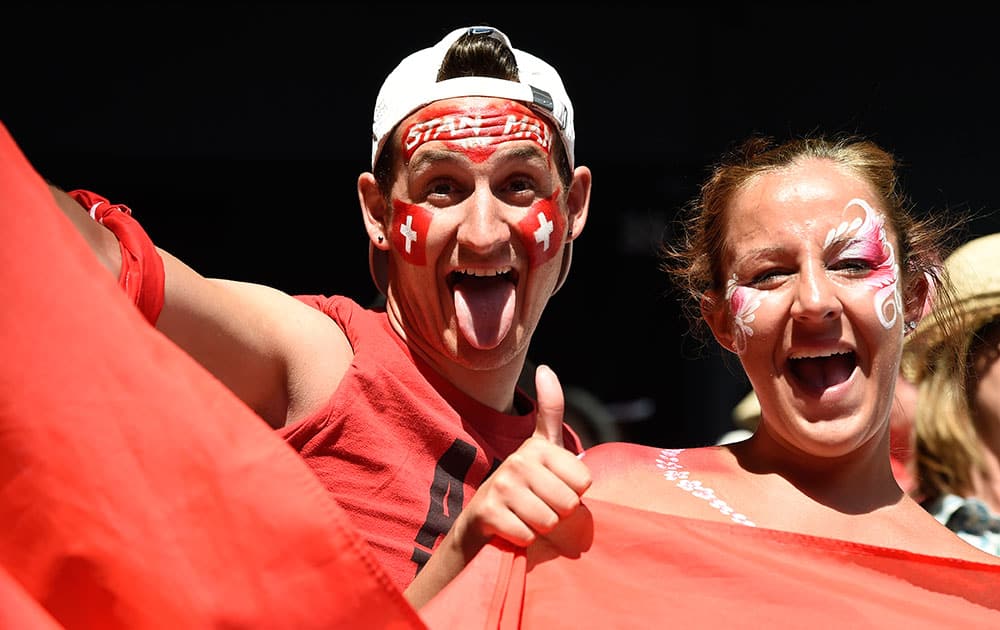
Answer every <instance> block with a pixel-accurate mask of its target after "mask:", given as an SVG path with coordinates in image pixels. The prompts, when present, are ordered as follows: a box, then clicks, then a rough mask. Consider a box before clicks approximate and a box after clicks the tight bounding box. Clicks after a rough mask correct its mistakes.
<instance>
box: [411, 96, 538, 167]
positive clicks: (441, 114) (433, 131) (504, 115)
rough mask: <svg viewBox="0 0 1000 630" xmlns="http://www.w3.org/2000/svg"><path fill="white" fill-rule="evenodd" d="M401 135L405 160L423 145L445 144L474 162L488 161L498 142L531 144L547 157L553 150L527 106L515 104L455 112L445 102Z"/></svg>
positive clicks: (429, 109) (424, 113)
mask: <svg viewBox="0 0 1000 630" xmlns="http://www.w3.org/2000/svg"><path fill="white" fill-rule="evenodd" d="M420 114H421V115H420V118H419V119H418V120H417V121H416V122H414V123H413V124H411V125H410V126H409V127H408V128H407V129H406V132H405V133H404V134H403V153H404V155H406V159H407V160H409V159H410V158H411V157H413V153H414V152H415V151H416V150H417V148H418V147H420V145H422V144H424V143H425V142H431V141H433V140H438V141H442V142H447V143H448V144H449V145H450V146H449V148H450V149H451V150H453V151H462V152H464V153H465V154H466V155H468V156H469V158H470V159H472V160H473V161H475V162H482V161H483V160H485V159H486V158H488V157H489V156H490V155H491V154H492V153H493V151H495V150H496V146H497V145H498V144H500V143H501V142H509V141H511V140H531V141H533V142H535V143H536V144H537V145H538V146H540V147H541V148H542V149H543V150H544V151H545V153H546V154H548V153H550V152H551V150H552V132H551V130H550V129H549V126H548V124H546V123H545V122H543V121H542V120H541V119H539V118H538V117H537V116H535V114H534V113H533V112H532V111H531V110H530V109H528V108H527V107H526V106H524V105H522V104H521V103H518V102H516V101H502V102H497V103H492V102H491V104H490V105H489V106H486V107H462V108H456V107H455V106H454V105H453V104H450V103H448V102H445V103H444V104H442V105H440V106H436V105H429V106H427V107H425V108H424V109H423V110H421V112H420Z"/></svg>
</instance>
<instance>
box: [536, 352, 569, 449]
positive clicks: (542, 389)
mask: <svg viewBox="0 0 1000 630" xmlns="http://www.w3.org/2000/svg"><path fill="white" fill-rule="evenodd" d="M535 392H536V395H537V397H538V400H537V403H538V418H537V424H536V425H535V436H536V437H543V438H545V439H546V440H548V441H549V442H552V443H554V444H558V445H559V446H563V413H564V412H565V410H566V403H565V400H564V399H563V391H562V385H560V384H559V378H558V377H556V373H555V372H553V371H552V368H550V367H549V366H547V365H539V366H538V367H537V368H536V369H535Z"/></svg>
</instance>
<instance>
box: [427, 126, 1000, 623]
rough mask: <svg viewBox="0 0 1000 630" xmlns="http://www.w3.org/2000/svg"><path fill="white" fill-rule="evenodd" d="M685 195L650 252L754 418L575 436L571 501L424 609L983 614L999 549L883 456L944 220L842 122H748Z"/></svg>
mask: <svg viewBox="0 0 1000 630" xmlns="http://www.w3.org/2000/svg"><path fill="white" fill-rule="evenodd" d="M687 210H688V211H689V212H688V214H687V215H686V216H684V217H683V221H684V226H683V227H684V230H683V231H682V237H681V239H680V240H679V242H677V243H671V244H668V245H666V246H665V247H664V250H663V251H664V258H663V268H664V269H665V270H666V271H667V272H668V273H669V274H671V277H672V278H673V279H675V280H676V281H677V282H678V284H679V285H680V287H681V288H682V289H683V290H684V292H685V294H686V295H687V296H688V297H690V298H691V302H690V306H691V313H692V314H693V315H694V316H695V321H696V323H703V324H705V325H707V330H708V331H711V334H712V335H713V337H714V339H715V340H717V342H718V343H719V344H720V345H721V346H722V347H723V348H724V349H725V350H727V351H729V352H733V353H734V354H735V355H736V356H737V357H738V358H739V360H740V362H741V364H742V366H743V369H744V370H745V372H746V375H747V376H748V378H749V380H750V382H751V384H752V385H753V389H754V391H755V392H756V393H757V397H758V398H759V401H760V408H761V418H760V423H759V426H758V427H757V430H756V431H755V432H754V434H753V435H752V436H751V437H749V438H748V439H746V440H743V441H740V442H737V443H732V444H726V445H716V446H709V447H703V448H689V449H684V448H678V449H663V448H657V447H652V446H646V445H638V444H626V443H605V444H600V445H597V446H595V447H593V448H591V449H588V450H587V451H586V452H585V453H584V455H583V456H582V460H583V461H584V462H585V463H586V464H588V466H589V468H590V470H591V474H592V478H593V484H592V486H591V487H590V488H589V489H588V490H587V492H586V493H585V494H584V497H583V501H584V506H583V508H581V509H580V510H579V511H578V513H577V514H576V515H574V517H573V518H571V519H568V520H566V521H565V522H564V523H562V524H560V526H559V527H558V528H557V529H556V530H555V531H553V532H552V534H550V535H548V536H547V537H545V538H544V540H542V541H539V542H536V543H535V544H533V545H531V546H530V547H529V548H528V549H527V550H524V549H516V548H514V547H512V546H510V545H506V544H503V543H498V544H496V545H495V546H494V547H493V548H492V549H490V550H489V551H488V552H486V551H484V552H483V553H481V554H480V555H479V556H477V558H476V559H475V560H474V561H473V563H472V564H471V565H470V566H469V567H468V568H467V570H466V572H465V573H464V574H462V575H461V576H459V578H458V580H457V581H455V582H452V584H450V585H449V586H448V587H447V588H446V589H445V590H444V591H442V593H441V594H440V595H439V596H438V597H437V598H435V599H434V600H432V602H431V603H430V604H429V605H428V607H426V608H425V609H424V611H423V613H424V614H425V616H426V618H428V619H433V620H435V621H437V620H439V619H450V620H453V621H460V622H462V624H463V625H462V627H490V626H491V625H492V620H494V619H501V620H504V621H505V622H509V623H510V626H520V627H546V625H545V624H548V626H549V627H555V626H558V627H612V626H613V627H616V628H622V627H648V626H649V625H650V624H651V622H655V621H658V620H659V621H662V620H669V621H670V622H671V623H673V624H674V625H679V626H680V627H685V626H688V625H693V626H697V627H705V625H706V624H707V625H709V626H712V627H714V626H715V623H719V624H722V623H724V624H725V626H726V627H729V628H732V627H741V628H742V627H753V628H759V627H765V626H766V627H772V628H773V627H795V628H801V627H803V626H804V625H806V624H808V625H809V627H815V626H816V625H817V624H819V625H820V626H822V625H823V624H825V623H826V624H831V626H836V627H844V626H846V627H851V628H860V627H879V628H884V627H908V628H913V627H945V626H948V627H956V626H958V627H963V626H968V627H1000V626H998V625H997V624H1000V592H998V589H997V588H996V585H997V584H1000V559H998V558H996V557H995V556H992V555H989V554H986V553H983V552H981V551H979V550H977V549H975V548H973V547H972V546H970V545H968V544H966V543H964V542H963V541H961V540H960V539H959V538H958V537H956V536H955V535H954V534H953V533H952V532H950V531H948V530H947V529H946V528H945V527H944V526H942V525H941V524H940V523H939V522H937V521H936V520H935V519H934V518H933V517H932V516H931V515H930V514H928V513H927V511H925V510H924V509H923V508H922V507H921V506H920V505H919V504H918V503H917V502H916V501H914V500H913V499H912V498H911V497H909V496H908V495H907V494H906V493H905V492H904V491H903V490H902V489H901V488H900V486H899V484H898V483H897V481H896V479H895V477H894V475H893V470H892V466H891V465H890V456H889V455H890V411H891V406H892V404H893V400H894V396H893V389H894V387H895V384H896V379H897V375H898V374H899V369H900V359H901V353H902V346H903V340H904V337H905V335H906V334H907V333H908V332H910V331H912V329H913V328H914V324H913V322H915V321H916V320H917V319H919V318H920V316H921V314H922V313H923V312H925V307H926V299H927V296H928V295H930V294H931V292H932V291H933V290H934V289H935V288H936V286H937V285H938V284H939V283H940V278H941V274H940V265H939V262H940V260H941V256H940V254H939V253H938V252H939V249H938V245H937V244H938V243H939V242H941V239H942V238H943V237H944V236H945V235H946V234H947V231H946V229H945V228H946V226H944V225H943V224H941V223H938V222H936V221H934V222H932V221H931V220H929V219H926V218H920V217H917V216H916V215H915V214H913V212H912V209H911V208H910V205H909V203H908V202H907V201H906V199H905V197H904V196H903V194H902V193H901V192H900V190H899V189H898V182H897V174H896V162H895V159H894V158H893V156H892V155H891V154H890V153H888V152H887V151H885V150H883V149H882V148H880V147H879V146H877V145H875V144H874V143H872V142H870V141H867V140H864V139H858V138H829V139H828V138H821V137H810V138H800V139H795V140H792V141H789V142H787V143H785V144H780V145H778V144H776V143H774V142H773V141H771V140H769V139H766V138H759V137H754V138H751V139H749V140H747V141H745V142H744V143H742V144H741V145H739V146H738V147H737V148H736V149H735V150H734V151H733V152H732V153H730V154H728V155H726V156H725V157H724V158H723V159H722V160H721V161H720V162H719V163H718V164H717V165H716V166H715V168H714V169H713V171H712V172H711V174H710V176H709V177H708V179H707V181H705V182H704V184H703V185H702V187H701V191H700V194H699V196H698V198H697V199H696V200H694V202H692V204H691V205H690V206H689V208H688V209H687ZM947 297H948V290H947V288H946V287H945V290H943V291H942V290H938V291H937V293H936V297H935V299H936V300H937V301H938V302H940V301H942V300H946V299H947ZM541 402H542V401H541V400H540V403H541ZM494 581H495V582H496V584H498V585H497V586H496V587H495V588H487V589H483V588H481V587H482V585H483V584H492V583H493V582H494ZM475 584H478V585H479V590H478V591H477V590H476V588H475V587H474V585H475ZM477 593H478V597H479V600H478V602H479V604H480V605H479V606H475V605H474V602H476V601H477V600H476V597H477ZM580 593H586V600H587V605H586V606H582V607H581V606H579V605H577V606H575V607H574V606H573V605H572V602H573V601H574V600H576V601H577V602H579V599H580ZM455 601H462V602H463V603H464V604H465V609H464V610H462V611H455V610H454V609H455V607H454V606H450V604H451V603H453V602H455ZM572 610H579V611H580V612H579V613H578V615H577V614H576V613H573V612H571V611H572ZM567 615H568V616H569V618H567ZM456 616H457V617H458V618H457V619H456ZM504 627H507V626H504Z"/></svg>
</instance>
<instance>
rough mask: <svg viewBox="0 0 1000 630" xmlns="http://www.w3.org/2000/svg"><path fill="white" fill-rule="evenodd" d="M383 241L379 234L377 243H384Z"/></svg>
mask: <svg viewBox="0 0 1000 630" xmlns="http://www.w3.org/2000/svg"><path fill="white" fill-rule="evenodd" d="M384 240H385V238H383V237H382V235H381V234H379V235H378V242H379V243H381V242H382V241H384Z"/></svg>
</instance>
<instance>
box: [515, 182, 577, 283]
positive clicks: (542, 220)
mask: <svg viewBox="0 0 1000 630" xmlns="http://www.w3.org/2000/svg"><path fill="white" fill-rule="evenodd" d="M558 198H559V191H558V190H556V192H554V193H553V194H552V196H551V197H549V198H548V199H542V200H541V201H538V202H535V203H533V204H532V205H531V208H530V209H529V210H528V214H527V215H525V217H524V218H523V219H521V221H520V222H519V223H518V224H517V227H518V228H519V230H520V233H521V240H522V241H524V244H525V245H526V247H527V250H528V255H529V257H530V260H531V267H532V268H534V267H537V266H539V265H541V264H544V263H546V262H548V261H549V260H551V259H552V257H553V256H555V255H556V252H558V251H559V250H560V248H561V246H562V238H563V231H564V229H565V227H566V220H565V219H564V218H563V216H562V213H561V212H559V204H558V203H556V199H558Z"/></svg>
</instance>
